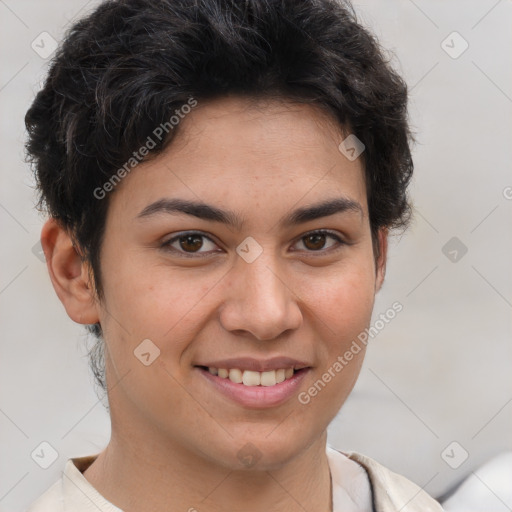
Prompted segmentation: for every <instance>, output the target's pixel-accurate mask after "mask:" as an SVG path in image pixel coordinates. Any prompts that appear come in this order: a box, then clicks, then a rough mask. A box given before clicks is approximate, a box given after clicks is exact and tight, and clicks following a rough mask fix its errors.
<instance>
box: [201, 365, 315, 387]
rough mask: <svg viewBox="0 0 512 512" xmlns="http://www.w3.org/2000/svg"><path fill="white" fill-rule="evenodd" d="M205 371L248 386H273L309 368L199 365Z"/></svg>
mask: <svg viewBox="0 0 512 512" xmlns="http://www.w3.org/2000/svg"><path fill="white" fill-rule="evenodd" d="M197 368H200V369H201V370H203V371H207V372H209V373H211V374H212V375H216V376H217V377H220V378H221V379H228V380H230V381H231V382H233V383H235V384H241V385H243V386H248V387H256V386H263V387H272V386H275V385H277V384H280V383H281V382H284V381H286V380H289V379H291V378H292V377H293V376H294V375H295V374H296V373H299V372H303V371H305V370H307V368H301V369H294V368H279V369H277V370H269V371H266V372H257V371H253V370H240V369H239V368H229V369H228V368H213V367H208V366H197Z"/></svg>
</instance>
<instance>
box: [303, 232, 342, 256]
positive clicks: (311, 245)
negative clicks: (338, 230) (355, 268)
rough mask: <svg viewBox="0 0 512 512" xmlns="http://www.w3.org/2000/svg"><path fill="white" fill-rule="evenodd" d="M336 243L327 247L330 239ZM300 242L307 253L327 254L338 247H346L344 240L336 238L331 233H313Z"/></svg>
mask: <svg viewBox="0 0 512 512" xmlns="http://www.w3.org/2000/svg"><path fill="white" fill-rule="evenodd" d="M329 238H330V239H331V240H333V241H334V243H331V244H330V245H328V246H327V247H326V243H327V240H328V239H329ZM300 242H302V244H303V245H304V247H305V248H306V250H307V252H315V251H316V252H320V251H321V252H326V251H327V250H328V249H330V248H333V247H335V246H336V245H338V246H341V245H345V242H343V240H342V239H341V238H340V237H338V236H336V235H335V234H334V233H331V232H329V231H313V232H312V233H309V234H307V235H305V236H303V237H302V238H301V239H300Z"/></svg>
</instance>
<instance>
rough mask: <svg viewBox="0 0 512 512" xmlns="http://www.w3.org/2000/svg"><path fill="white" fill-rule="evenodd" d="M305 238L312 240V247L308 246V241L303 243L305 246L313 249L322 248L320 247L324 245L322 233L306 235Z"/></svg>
mask: <svg viewBox="0 0 512 512" xmlns="http://www.w3.org/2000/svg"><path fill="white" fill-rule="evenodd" d="M305 240H312V241H313V244H312V245H313V247H310V246H309V245H308V243H306V242H305V243H304V245H306V247H308V248H309V249H313V250H318V249H322V247H323V246H324V245H325V235H324V234H315V235H308V236H307V237H306V238H305Z"/></svg>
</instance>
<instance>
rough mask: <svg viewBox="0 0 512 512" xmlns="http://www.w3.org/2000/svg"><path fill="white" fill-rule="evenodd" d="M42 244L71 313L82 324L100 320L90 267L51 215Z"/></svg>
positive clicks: (57, 286) (53, 282)
mask: <svg viewBox="0 0 512 512" xmlns="http://www.w3.org/2000/svg"><path fill="white" fill-rule="evenodd" d="M41 245H42V247H43V251H44V255H45V258H46V265H47V267H48V273H49V274H50V279H51V281H52V284H53V287H54V289H55V292H56V293H57V295H58V297H59V299H60V301H61V302H62V304H63V306H64V308H65V309H66V312H67V314H68V316H69V317H70V318H71V319H72V320H73V321H75V322H77V323H80V324H94V323H96V322H99V316H98V308H97V302H96V300H95V295H94V286H93V283H91V280H90V277H89V272H88V270H89V267H88V265H87V263H86V262H85V261H82V259H81V257H80V254H79V253H78V251H77V250H76V248H75V247H74V246H73V241H72V239H71V237H70V236H69V234H68V232H67V231H66V230H65V229H64V228H63V227H62V226H61V225H60V223H59V222H58V221H57V220H55V219H53V218H50V219H49V220H47V221H46V222H45V224H44V226H43V229H42V231H41Z"/></svg>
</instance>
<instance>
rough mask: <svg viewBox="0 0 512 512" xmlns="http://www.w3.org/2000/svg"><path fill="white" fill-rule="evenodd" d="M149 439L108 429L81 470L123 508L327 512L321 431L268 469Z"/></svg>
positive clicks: (328, 500) (127, 510)
mask: <svg viewBox="0 0 512 512" xmlns="http://www.w3.org/2000/svg"><path fill="white" fill-rule="evenodd" d="M145 437H148V436H145ZM151 439H153V441H152V442H150V443H148V442H147V439H138V438H137V436H134V435H133V433H132V434H131V435H130V436H126V437H125V436H120V435H116V433H115V432H114V429H113V434H112V438H111V440H110V443H109V444H108V446H107V447H106V448H105V450H104V451H103V452H101V453H100V454H99V456H98V458H97V459H96V460H95V462H94V463H93V464H92V465H91V466H90V467H89V468H88V469H87V470H86V471H85V472H84V476H85V478H86V479H87V480H88V481H89V482H90V483H91V484H92V485H93V487H95V488H96V489H97V490H98V492H100V494H102V495H103V496H104V497H105V498H106V499H107V500H108V501H110V502H111V503H113V504H114V505H116V506H117V507H119V508H121V509H122V510H124V511H125V512H132V511H133V512H135V511H141V510H152V512H168V511H169V510H183V511H189V512H202V511H203V510H208V512H221V511H225V510H244V511H246V512H259V511H261V510H265V511H266V512H278V511H282V510H286V511H290V512H295V511H297V512H299V511H300V512H303V511H304V510H315V511H317V512H330V511H331V510H332V504H331V496H332V489H331V482H330V471H329V464H328V460H327V456H326V453H325V443H326V439H327V434H326V433H324V434H323V435H322V436H321V437H320V438H319V439H318V440H316V441H315V442H314V443H313V444H311V445H310V446H309V447H308V448H307V449H306V450H304V451H303V452H302V453H300V454H299V455H297V456H296V457H295V458H293V459H292V460H291V461H289V462H288V463H286V464H283V465H282V466H281V467H279V468H276V469H273V470H271V471H268V470H260V471H257V470H255V469H251V470H230V469H228V468H226V467H223V466H219V465H218V464H216V463H215V462H212V461H211V460H207V459H205V458H201V457H200V456H198V455H197V454H195V453H193V452H192V451H190V450H187V449H186V448H184V447H182V446H173V445H172V443H169V441H168V440H165V441H163V442H162V443H158V442H155V440H154V439H155V438H154V437H151ZM164 447H165V448H164Z"/></svg>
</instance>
